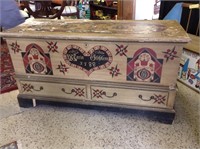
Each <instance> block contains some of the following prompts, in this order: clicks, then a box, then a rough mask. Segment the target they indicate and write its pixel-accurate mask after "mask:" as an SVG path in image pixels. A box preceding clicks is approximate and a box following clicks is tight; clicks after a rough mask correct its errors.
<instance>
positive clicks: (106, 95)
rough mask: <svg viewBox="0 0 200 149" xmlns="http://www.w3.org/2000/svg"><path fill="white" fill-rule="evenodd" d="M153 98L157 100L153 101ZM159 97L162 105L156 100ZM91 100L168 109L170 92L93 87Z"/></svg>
mask: <svg viewBox="0 0 200 149" xmlns="http://www.w3.org/2000/svg"><path fill="white" fill-rule="evenodd" d="M140 96H141V97H140ZM152 96H153V97H154V98H155V99H151V97H152ZM158 96H159V98H160V100H161V101H162V103H159V99H156V98H157V97H158ZM91 98H92V100H94V101H98V102H109V103H118V104H129V105H138V106H147V107H148V106H150V107H160V108H167V102H168V92H167V91H162V92H161V91H156V90H155V91H148V90H143V89H131V88H115V87H112V88H111V87H101V86H100V87H99V86H91ZM142 99H143V100H142ZM163 99H164V100H163Z"/></svg>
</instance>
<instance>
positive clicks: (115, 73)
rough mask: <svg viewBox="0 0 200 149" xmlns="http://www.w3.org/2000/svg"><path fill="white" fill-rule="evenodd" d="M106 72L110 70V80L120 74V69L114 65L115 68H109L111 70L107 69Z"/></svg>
mask: <svg viewBox="0 0 200 149" xmlns="http://www.w3.org/2000/svg"><path fill="white" fill-rule="evenodd" d="M108 70H110V74H111V75H112V78H113V77H114V76H118V75H120V74H121V73H120V72H119V71H120V69H118V68H117V65H116V66H115V67H111V68H110V69H108Z"/></svg>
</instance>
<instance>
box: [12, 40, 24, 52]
mask: <svg viewBox="0 0 200 149" xmlns="http://www.w3.org/2000/svg"><path fill="white" fill-rule="evenodd" d="M10 46H11V49H12V50H13V51H14V53H18V52H19V51H22V50H21V49H20V45H18V43H17V41H16V42H15V43H12V44H10Z"/></svg>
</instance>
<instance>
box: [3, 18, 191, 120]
mask: <svg viewBox="0 0 200 149" xmlns="http://www.w3.org/2000/svg"><path fill="white" fill-rule="evenodd" d="M1 36H3V37H4V38H6V40H7V42H8V46H9V50H10V54H11V57H12V61H13V65H14V68H15V72H16V79H17V82H18V88H19V95H18V100H19V104H20V106H26V104H24V101H28V100H30V99H33V98H34V99H36V102H37V100H48V101H61V102H70V103H78V104H86V105H102V106H107V107H108V108H109V107H120V108H128V109H137V110H141V111H148V112H151V111H155V112H156V113H158V115H159V114H163V113H169V114H174V113H175V110H174V108H173V107H174V101H175V96H176V82H177V76H178V70H179V62H180V56H181V53H182V47H183V45H184V44H185V43H187V42H188V41H189V40H190V38H189V37H188V35H187V33H186V32H185V31H184V30H183V29H182V27H181V26H180V25H179V24H178V23H177V22H175V21H163V20H162V21H161V20H156V21H99V20H96V21H91V20H87V21H86V20H32V21H29V22H26V23H24V24H23V25H20V26H18V27H16V28H14V29H11V30H7V31H6V32H3V33H1ZM173 118H174V117H167V116H163V117H162V116H160V117H159V119H162V120H165V121H167V122H169V123H171V122H172V121H173Z"/></svg>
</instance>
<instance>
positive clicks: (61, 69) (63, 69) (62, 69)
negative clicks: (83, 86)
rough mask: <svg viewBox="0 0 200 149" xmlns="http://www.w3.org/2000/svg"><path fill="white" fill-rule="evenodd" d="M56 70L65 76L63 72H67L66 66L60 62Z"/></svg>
mask: <svg viewBox="0 0 200 149" xmlns="http://www.w3.org/2000/svg"><path fill="white" fill-rule="evenodd" d="M56 69H59V70H60V72H62V73H63V74H64V75H65V72H68V69H69V67H66V65H65V64H63V63H62V62H61V61H60V65H58V68H56Z"/></svg>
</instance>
